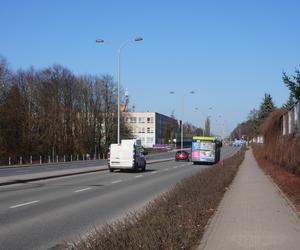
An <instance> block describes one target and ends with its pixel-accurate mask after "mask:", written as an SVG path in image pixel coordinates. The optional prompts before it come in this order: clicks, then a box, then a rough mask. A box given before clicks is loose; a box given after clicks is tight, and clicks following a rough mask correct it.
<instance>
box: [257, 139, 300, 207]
mask: <svg viewBox="0 0 300 250" xmlns="http://www.w3.org/2000/svg"><path fill="white" fill-rule="evenodd" d="M252 148H253V154H254V157H255V159H256V161H257V162H258V164H259V166H260V167H261V168H262V169H263V170H264V171H265V173H266V174H268V175H270V176H271V177H272V179H273V180H274V182H275V183H276V184H277V185H278V186H279V187H280V189H281V190H282V191H283V192H284V193H285V194H286V196H287V197H288V198H289V200H290V201H291V202H292V203H293V204H294V205H295V207H296V209H297V210H298V212H300V177H299V176H298V175H296V174H293V173H291V172H289V171H288V168H282V167H280V166H279V165H278V164H276V163H274V162H272V161H270V160H269V159H268V158H266V157H265V153H264V150H263V148H262V146H261V145H253V146H252ZM298 157H299V156H298Z"/></svg>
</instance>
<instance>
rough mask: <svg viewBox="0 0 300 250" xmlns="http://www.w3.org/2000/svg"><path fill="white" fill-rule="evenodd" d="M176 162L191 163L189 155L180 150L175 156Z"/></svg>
mask: <svg viewBox="0 0 300 250" xmlns="http://www.w3.org/2000/svg"><path fill="white" fill-rule="evenodd" d="M175 161H190V159H189V153H188V152H186V151H185V150H179V151H177V152H176V154H175Z"/></svg>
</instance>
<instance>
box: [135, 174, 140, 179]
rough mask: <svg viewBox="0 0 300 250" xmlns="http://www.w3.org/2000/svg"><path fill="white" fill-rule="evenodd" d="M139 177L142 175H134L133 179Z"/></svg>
mask: <svg viewBox="0 0 300 250" xmlns="http://www.w3.org/2000/svg"><path fill="white" fill-rule="evenodd" d="M140 177H142V175H141V174H140V175H136V176H134V178H140Z"/></svg>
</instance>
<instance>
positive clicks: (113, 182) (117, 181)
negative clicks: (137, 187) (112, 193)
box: [111, 180, 122, 184]
mask: <svg viewBox="0 0 300 250" xmlns="http://www.w3.org/2000/svg"><path fill="white" fill-rule="evenodd" d="M119 182H122V180H116V181H112V182H111V184H115V183H119Z"/></svg>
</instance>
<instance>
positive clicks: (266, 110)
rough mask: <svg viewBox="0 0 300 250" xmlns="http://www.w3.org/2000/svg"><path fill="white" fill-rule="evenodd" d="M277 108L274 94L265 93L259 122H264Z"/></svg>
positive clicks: (259, 113)
mask: <svg viewBox="0 0 300 250" xmlns="http://www.w3.org/2000/svg"><path fill="white" fill-rule="evenodd" d="M275 109H276V107H275V105H274V103H273V100H272V96H271V95H270V94H267V93H265V96H264V99H263V101H262V103H261V105H260V108H259V111H258V122H259V124H262V123H263V122H264V120H265V119H266V118H267V117H268V115H269V114H270V113H271V112H272V111H274V110H275Z"/></svg>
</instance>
